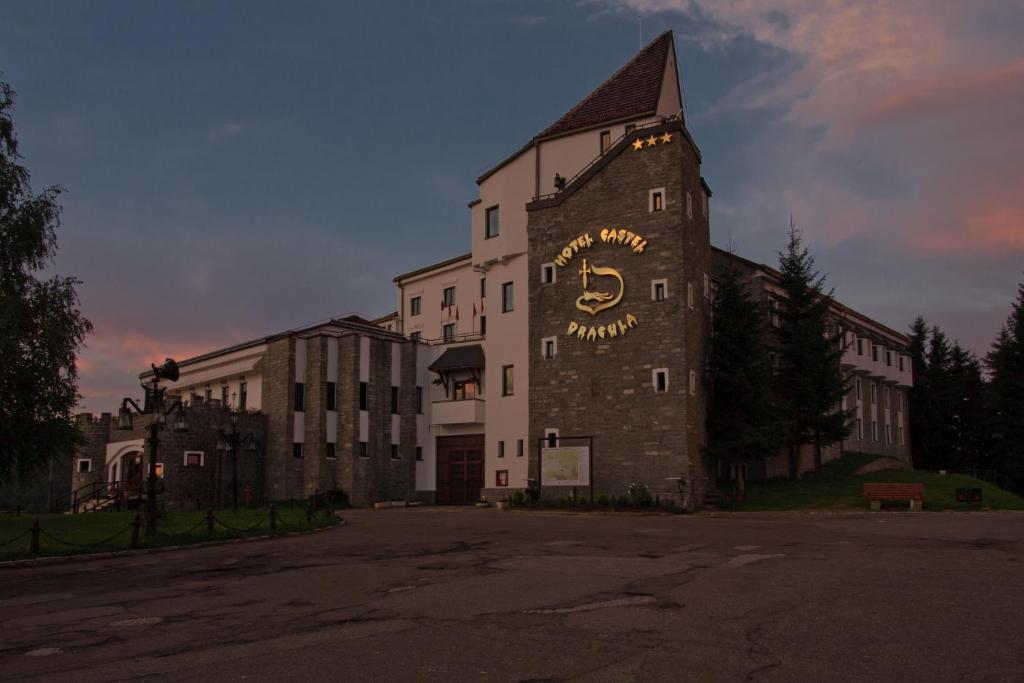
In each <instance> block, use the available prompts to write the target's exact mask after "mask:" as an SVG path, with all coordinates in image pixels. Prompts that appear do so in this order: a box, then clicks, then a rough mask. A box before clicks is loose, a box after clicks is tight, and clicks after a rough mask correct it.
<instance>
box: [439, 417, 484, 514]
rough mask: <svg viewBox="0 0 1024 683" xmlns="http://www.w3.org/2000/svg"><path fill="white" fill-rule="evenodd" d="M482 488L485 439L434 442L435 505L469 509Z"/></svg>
mask: <svg viewBox="0 0 1024 683" xmlns="http://www.w3.org/2000/svg"><path fill="white" fill-rule="evenodd" d="M483 487H484V437H483V434H474V435H472V436H441V437H438V439H437V503H438V504H439V505H470V504H472V503H476V502H477V501H479V500H480V489H482V488H483Z"/></svg>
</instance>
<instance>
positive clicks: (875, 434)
mask: <svg viewBox="0 0 1024 683" xmlns="http://www.w3.org/2000/svg"><path fill="white" fill-rule="evenodd" d="M871 439H872V440H873V441H878V420H872V421H871Z"/></svg>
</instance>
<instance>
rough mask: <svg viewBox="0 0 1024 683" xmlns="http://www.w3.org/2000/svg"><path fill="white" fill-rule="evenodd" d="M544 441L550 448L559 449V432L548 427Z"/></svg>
mask: <svg viewBox="0 0 1024 683" xmlns="http://www.w3.org/2000/svg"><path fill="white" fill-rule="evenodd" d="M544 441H545V445H546V446H547V447H548V448H558V430H557V429H555V428H553V427H547V428H546V429H545V430H544Z"/></svg>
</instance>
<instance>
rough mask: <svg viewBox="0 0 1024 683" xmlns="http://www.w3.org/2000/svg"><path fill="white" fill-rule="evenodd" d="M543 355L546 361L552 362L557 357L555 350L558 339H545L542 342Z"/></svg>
mask: <svg viewBox="0 0 1024 683" xmlns="http://www.w3.org/2000/svg"><path fill="white" fill-rule="evenodd" d="M540 343H541V355H542V357H543V358H544V359H545V360H551V359H552V358H554V357H555V350H556V344H557V338H556V337H545V338H544V339H542V340H541V342H540Z"/></svg>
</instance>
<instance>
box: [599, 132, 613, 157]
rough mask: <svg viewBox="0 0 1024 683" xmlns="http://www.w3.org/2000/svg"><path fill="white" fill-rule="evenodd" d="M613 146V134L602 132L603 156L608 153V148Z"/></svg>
mask: <svg viewBox="0 0 1024 683" xmlns="http://www.w3.org/2000/svg"><path fill="white" fill-rule="evenodd" d="M611 146H612V132H611V131H610V130H602V131H601V154H604V153H605V152H607V151H608V148H609V147H611Z"/></svg>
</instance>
